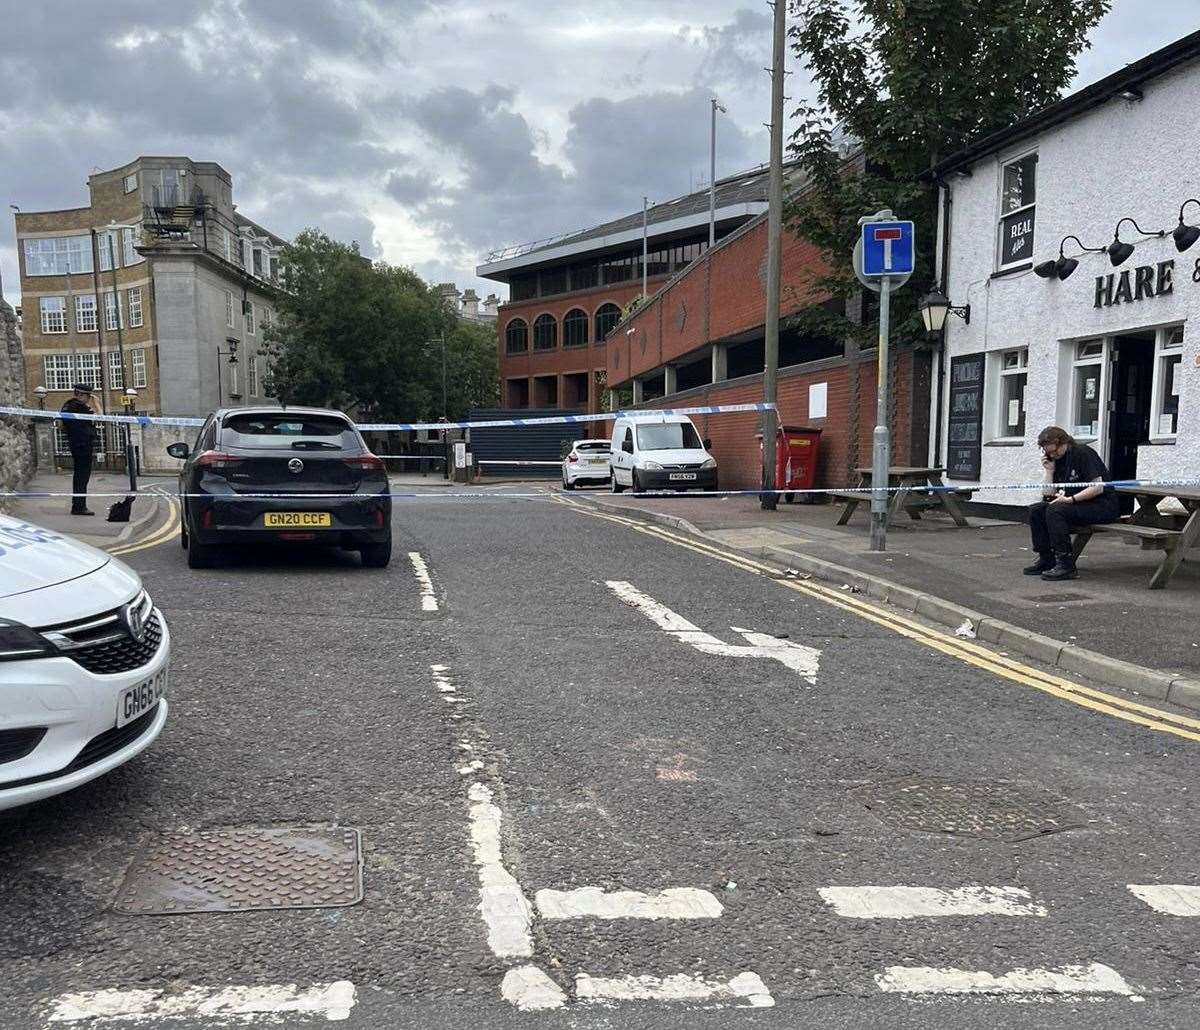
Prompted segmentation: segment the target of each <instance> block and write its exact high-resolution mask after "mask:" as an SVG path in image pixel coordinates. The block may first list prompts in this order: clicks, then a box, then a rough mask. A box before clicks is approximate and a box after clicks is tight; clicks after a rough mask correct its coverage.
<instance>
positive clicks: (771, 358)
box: [714, 0, 787, 511]
mask: <svg viewBox="0 0 1200 1030" xmlns="http://www.w3.org/2000/svg"><path fill="white" fill-rule="evenodd" d="M772 7H773V9H774V12H775V35H774V45H773V51H774V55H773V59H772V63H771V170H770V177H769V182H770V186H769V190H768V196H767V202H768V203H767V212H768V213H767V311H766V325H765V340H764V344H763V352H764V353H763V357H764V359H765V360H764V362H763V403H764V404H770V405H771V408H769V409H768V410H766V411H764V412H763V418H762V434H763V449H762V450H763V469H762V473H763V476H762V482H763V493H761V494H760V495H759V497H760V503H761V505H762V507H763V509H764V510H766V511H774V510H775V509H776V507H778V505H779V495H778V494H776V493H775V492H774V491H775V445H776V439H775V437H776V431H777V428H778V425H779V414H778V412H777V411H776V410H775V407H774V405H775V402H776V389H775V379H776V373H777V372H778V370H779V274H780V268H779V266H780V254H781V252H782V247H783V80H784V70H783V57H784V44H785V40H786V37H787V0H775V2H774V4H773V5H772ZM714 117H716V116H715V114H714ZM767 491H770V492H769V493H768V492H767Z"/></svg>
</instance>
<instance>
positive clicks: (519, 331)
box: [504, 318, 529, 354]
mask: <svg viewBox="0 0 1200 1030" xmlns="http://www.w3.org/2000/svg"><path fill="white" fill-rule="evenodd" d="M528 349H529V326H528V325H526V323H525V319H523V318H514V319H513V320H512V321H511V322H509V323H508V325H506V326H505V327H504V353H506V354H523V353H525V351H527V350H528Z"/></svg>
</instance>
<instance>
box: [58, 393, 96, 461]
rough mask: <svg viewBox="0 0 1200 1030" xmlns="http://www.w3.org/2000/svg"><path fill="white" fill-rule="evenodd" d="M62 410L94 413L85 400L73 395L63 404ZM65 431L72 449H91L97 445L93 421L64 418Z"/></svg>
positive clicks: (85, 413) (82, 413) (81, 413)
mask: <svg viewBox="0 0 1200 1030" xmlns="http://www.w3.org/2000/svg"><path fill="white" fill-rule="evenodd" d="M62 410H63V411H65V412H67V413H68V414H72V415H94V414H95V412H94V411H92V409H91V408H89V407H88V406H87V405H86V404H84V403H83V401H81V400H79V399H78V398H75V397H72V398H71V399H70V400H68V401H67V403H66V404H64V405H63V406H62ZM62 424H63V432H65V433H66V434H67V443H69V444H70V445H71V448H72V450H79V451H90V450H92V448H93V447H95V445H96V431H95V428H94V426H93V423H92V422H91V421H84V420H83V419H77V418H64V419H63V420H62Z"/></svg>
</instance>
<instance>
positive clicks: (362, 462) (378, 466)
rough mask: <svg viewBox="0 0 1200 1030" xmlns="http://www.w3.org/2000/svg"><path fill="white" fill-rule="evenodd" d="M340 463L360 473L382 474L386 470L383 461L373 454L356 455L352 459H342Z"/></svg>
mask: <svg viewBox="0 0 1200 1030" xmlns="http://www.w3.org/2000/svg"><path fill="white" fill-rule="evenodd" d="M342 461H343V462H344V463H345V464H347V465H349V466H350V467H351V468H352V469H358V470H359V471H361V472H383V471H384V469H385V468H386V466H385V465H384V464H383V459H382V458H380V457H378V456H377V455H374V454H358V455H355V456H354V457H353V458H343V459H342Z"/></svg>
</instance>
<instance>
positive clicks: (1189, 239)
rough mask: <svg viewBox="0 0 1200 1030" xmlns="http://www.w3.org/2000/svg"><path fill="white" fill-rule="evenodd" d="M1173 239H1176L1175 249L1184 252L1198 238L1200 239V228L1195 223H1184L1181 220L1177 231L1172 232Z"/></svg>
mask: <svg viewBox="0 0 1200 1030" xmlns="http://www.w3.org/2000/svg"><path fill="white" fill-rule="evenodd" d="M1171 237H1172V239H1174V240H1175V249H1176V250H1177V251H1179V253H1180V254H1182V253H1183V252H1184V251H1185V250H1187V249H1188V247H1190V246H1191V245H1192V244H1193V243H1195V242H1196V241H1197V240H1200V229H1198V228H1196V226H1194V225H1184V224H1183V222H1180V223H1179V224H1178V225H1177V226H1176V227H1175V231H1174V232H1173V233H1171Z"/></svg>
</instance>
